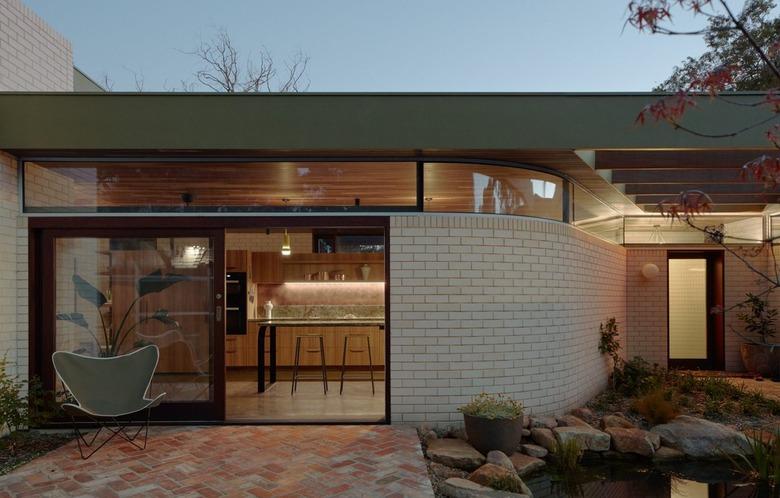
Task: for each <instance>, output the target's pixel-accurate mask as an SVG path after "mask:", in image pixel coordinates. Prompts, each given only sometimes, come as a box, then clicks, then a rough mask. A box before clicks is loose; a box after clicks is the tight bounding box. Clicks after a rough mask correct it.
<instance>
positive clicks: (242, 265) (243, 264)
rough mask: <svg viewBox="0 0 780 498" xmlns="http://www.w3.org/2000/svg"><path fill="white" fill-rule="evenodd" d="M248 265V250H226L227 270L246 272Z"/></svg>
mask: <svg viewBox="0 0 780 498" xmlns="http://www.w3.org/2000/svg"><path fill="white" fill-rule="evenodd" d="M247 267H248V264H247V251H238V250H232V249H231V250H228V251H225V269H226V270H227V271H237V272H246V271H247Z"/></svg>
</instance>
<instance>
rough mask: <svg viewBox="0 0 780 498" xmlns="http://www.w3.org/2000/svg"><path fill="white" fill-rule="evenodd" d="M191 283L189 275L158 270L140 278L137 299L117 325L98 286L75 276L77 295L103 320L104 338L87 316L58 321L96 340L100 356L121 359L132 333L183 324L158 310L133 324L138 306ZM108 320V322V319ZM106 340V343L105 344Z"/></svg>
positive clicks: (60, 316) (63, 316) (67, 316)
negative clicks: (148, 327) (148, 324)
mask: <svg viewBox="0 0 780 498" xmlns="http://www.w3.org/2000/svg"><path fill="white" fill-rule="evenodd" d="M185 280H189V277H187V276H186V275H179V274H176V273H167V274H165V273H163V272H162V270H155V271H153V272H152V273H150V274H148V275H146V276H143V277H140V278H139V279H138V280H137V281H136V285H135V288H136V297H135V298H134V299H133V300H132V301H131V302H130V304H129V305H128V307H127V309H126V310H124V312H122V313H121V314H122V318H121V319H120V320H119V322H118V323H117V324H116V325H115V324H114V323H113V321H112V320H111V318H109V317H108V316H107V313H106V310H105V308H104V307H105V305H106V304H107V303H108V298H107V297H106V295H105V294H104V293H103V292H101V291H100V290H98V289H97V288H96V287H95V286H93V285H92V284H90V283H89V282H87V281H86V280H84V278H82V277H81V276H79V275H75V274H74V275H73V286H74V288H75V290H76V293H77V294H78V295H79V297H81V298H82V299H84V300H85V301H87V302H88V303H90V304H91V305H92V306H94V307H95V311H96V312H97V315H98V317H99V318H100V336H101V337H98V335H97V334H96V333H95V332H94V331H93V330H92V328H91V326H90V324H89V323H88V322H87V320H86V318H85V316H84V314H83V313H79V312H71V313H57V320H63V321H67V322H71V323H73V324H75V325H77V326H79V327H81V328H83V329H84V330H86V331H87V332H89V334H90V335H91V336H92V339H94V341H95V344H96V345H97V350H98V351H99V354H100V356H103V357H109V356H118V355H119V354H120V351H121V348H122V346H123V345H124V344H125V341H126V340H127V339H128V337H130V333H131V332H133V331H135V330H137V329H138V327H139V326H141V325H142V324H144V323H146V322H148V321H150V320H155V321H157V322H160V323H164V324H165V325H169V326H170V327H172V328H175V329H178V328H180V325H179V322H177V321H176V320H174V319H173V318H171V317H170V316H169V314H168V310H166V309H164V308H159V309H157V310H155V311H154V312H153V313H152V314H151V315H148V316H145V317H143V318H141V319H140V320H137V321H135V322H133V320H132V319H131V313H132V311H133V309H134V308H135V306H136V305H137V304H138V303H139V302H140V301H141V300H142V299H143V298H144V297H146V296H148V295H149V294H154V293H157V292H161V291H163V290H165V289H167V288H168V287H170V286H172V285H174V284H177V283H179V282H183V281H185ZM107 318H108V319H107ZM101 339H102V341H101Z"/></svg>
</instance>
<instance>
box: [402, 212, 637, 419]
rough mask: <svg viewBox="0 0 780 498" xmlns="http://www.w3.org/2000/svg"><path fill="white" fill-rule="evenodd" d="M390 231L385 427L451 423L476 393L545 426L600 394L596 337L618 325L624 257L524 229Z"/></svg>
mask: <svg viewBox="0 0 780 498" xmlns="http://www.w3.org/2000/svg"><path fill="white" fill-rule="evenodd" d="M390 223H391V237H390V244H391V246H390V261H391V268H390V277H391V290H390V292H391V297H390V302H391V315H390V316H391V347H392V349H391V374H392V378H391V384H392V388H391V403H392V407H391V409H392V421H393V422H394V423H419V422H432V423H440V424H449V423H452V422H460V421H461V420H462V417H461V415H460V414H459V413H458V412H457V407H458V406H460V405H462V404H463V403H466V402H468V401H469V399H470V398H471V396H472V395H474V394H478V393H480V392H482V391H489V392H502V393H507V394H510V395H512V396H513V397H515V398H516V399H519V400H521V401H522V402H523V403H524V404H525V406H526V409H527V410H526V411H527V412H530V413H535V414H547V413H560V412H563V411H565V410H567V409H570V408H574V407H575V406H578V405H580V404H582V403H584V402H585V401H587V400H588V399H590V398H591V397H592V396H593V395H595V394H596V393H598V392H599V391H600V390H601V389H603V387H604V386H605V385H606V379H607V368H606V362H605V360H604V358H603V357H602V356H601V355H600V354H599V353H598V350H597V345H598V326H599V323H600V322H602V321H604V320H605V319H607V318H608V317H610V316H615V317H617V319H618V321H619V322H621V324H623V323H625V309H626V301H625V284H626V271H625V268H626V251H625V249H624V248H622V247H619V246H615V245H611V244H608V243H606V242H603V241H601V240H599V239H596V238H594V237H592V236H590V235H588V234H586V233H584V232H582V231H580V230H578V229H576V228H574V227H572V226H569V225H566V224H563V223H558V222H553V221H544V220H536V219H529V218H518V217H507V216H488V215H434V214H430V215H418V216H396V217H393V218H391V222H390Z"/></svg>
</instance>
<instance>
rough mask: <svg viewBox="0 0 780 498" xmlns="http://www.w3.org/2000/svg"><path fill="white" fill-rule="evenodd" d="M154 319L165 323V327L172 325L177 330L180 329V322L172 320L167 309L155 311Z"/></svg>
mask: <svg viewBox="0 0 780 498" xmlns="http://www.w3.org/2000/svg"><path fill="white" fill-rule="evenodd" d="M152 319H153V320H157V321H158V322H161V323H164V324H165V325H172V326H174V327H176V328H180V325H179V322H177V321H176V320H174V319H173V318H171V317H170V315H169V314H168V310H166V309H162V308H160V309H158V310H157V311H155V312H154V314H152Z"/></svg>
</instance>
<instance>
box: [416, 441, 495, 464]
mask: <svg viewBox="0 0 780 498" xmlns="http://www.w3.org/2000/svg"><path fill="white" fill-rule="evenodd" d="M427 453H428V458H430V459H431V460H433V461H434V462H438V463H441V464H444V465H447V466H448V467H455V468H456V469H463V470H468V471H471V470H474V469H476V468H479V466H481V465H482V464H484V463H485V457H484V456H483V455H482V453H480V452H479V451H477V450H475V449H474V448H473V447H472V446H471V445H470V444H468V443H467V442H466V441H464V440H462V439H455V438H447V439H435V440H433V441H431V442H430V443H429V444H428V451H427Z"/></svg>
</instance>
